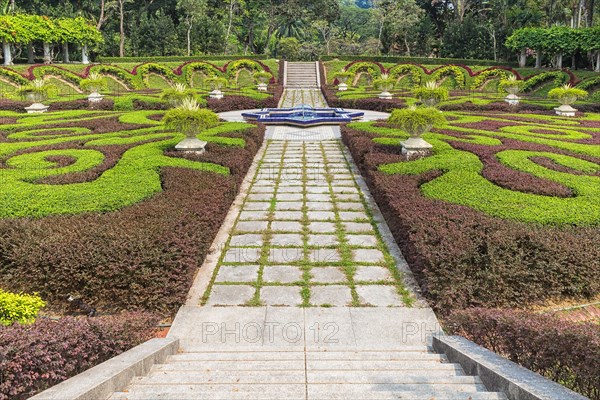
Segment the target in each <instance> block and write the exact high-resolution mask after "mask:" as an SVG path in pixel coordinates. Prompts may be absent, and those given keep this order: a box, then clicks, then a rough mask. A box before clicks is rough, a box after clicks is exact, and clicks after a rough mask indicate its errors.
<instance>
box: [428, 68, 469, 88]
mask: <svg viewBox="0 0 600 400" xmlns="http://www.w3.org/2000/svg"><path fill="white" fill-rule="evenodd" d="M429 76H430V79H432V80H434V81H441V80H443V79H445V78H448V77H452V78H454V80H455V81H456V87H457V89H462V88H464V87H465V84H466V81H467V78H466V77H465V74H464V72H463V69H461V67H459V66H456V65H445V66H443V67H439V68H436V69H434V70H433V71H431V72H430V75H429Z"/></svg>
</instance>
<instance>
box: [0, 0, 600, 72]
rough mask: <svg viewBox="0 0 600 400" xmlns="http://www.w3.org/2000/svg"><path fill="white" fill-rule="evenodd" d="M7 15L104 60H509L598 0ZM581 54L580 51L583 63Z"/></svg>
mask: <svg viewBox="0 0 600 400" xmlns="http://www.w3.org/2000/svg"><path fill="white" fill-rule="evenodd" d="M4 1H5V7H4V8H5V10H4V11H5V12H7V10H8V11H9V12H13V11H16V12H19V11H21V12H27V13H34V14H41V15H47V16H50V17H59V16H62V17H74V16H83V17H85V18H87V19H91V20H93V21H94V22H95V23H96V24H97V26H98V28H99V29H100V30H101V32H102V34H103V36H104V43H103V44H101V45H99V46H98V47H97V48H96V49H95V52H96V54H101V55H103V56H138V57H141V56H169V55H175V56H176V55H186V54H187V55H200V54H266V55H269V56H275V57H286V58H288V59H306V60H309V59H317V58H319V57H320V56H323V55H369V56H374V55H399V56H420V57H448V58H450V57H451V58H476V59H489V60H495V61H514V60H515V59H516V54H515V53H514V52H513V51H511V50H508V49H507V48H506V47H505V45H504V42H505V40H506V38H507V37H508V36H509V35H510V34H511V33H512V32H513V31H514V30H515V29H518V28H521V27H527V26H533V27H551V26H556V25H562V26H568V27H574V28H579V27H589V26H593V25H595V24H597V23H598V20H599V19H600V16H599V14H600V1H596V0H356V1H355V0H340V1H338V0H224V1H217V0H4ZM584 57H585V56H584V55H581V58H582V59H583V58H584Z"/></svg>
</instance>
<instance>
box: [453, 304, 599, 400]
mask: <svg viewBox="0 0 600 400" xmlns="http://www.w3.org/2000/svg"><path fill="white" fill-rule="evenodd" d="M446 328H447V329H448V330H449V331H450V332H451V333H453V334H458V335H461V336H464V337H466V338H467V339H469V340H472V341H474V342H475V343H477V344H479V345H481V346H483V347H486V348H488V349H490V350H492V351H493V352H495V353H498V354H500V355H502V356H504V357H506V358H508V359H510V360H512V361H514V362H516V363H518V364H520V365H522V366H523V367H525V368H528V369H530V370H532V371H535V372H538V373H540V374H541V375H544V376H546V377H547V378H549V379H552V380H554V381H556V382H558V383H560V384H563V385H565V386H567V387H569V388H571V389H573V390H575V391H577V392H579V393H581V394H583V395H585V396H588V397H590V398H591V399H593V400H599V399H600V373H599V372H600V325H598V324H594V323H592V322H589V323H581V322H577V323H574V322H570V321H565V320H563V319H560V318H557V317H555V316H552V315H539V314H535V313H532V312H527V311H516V310H499V309H485V308H473V309H468V310H459V311H455V312H454V313H452V314H451V315H450V316H449V317H448V319H447V320H446Z"/></svg>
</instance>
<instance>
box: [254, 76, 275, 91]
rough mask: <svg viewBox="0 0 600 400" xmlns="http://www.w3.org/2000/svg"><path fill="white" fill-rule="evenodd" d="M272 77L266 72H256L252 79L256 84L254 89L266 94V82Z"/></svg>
mask: <svg viewBox="0 0 600 400" xmlns="http://www.w3.org/2000/svg"><path fill="white" fill-rule="evenodd" d="M272 77H273V75H271V73H269V72H267V71H258V72H255V73H254V79H255V80H256V82H257V83H258V84H257V85H256V88H257V89H258V90H260V91H261V92H266V91H267V88H268V87H269V85H268V82H269V81H270V80H271V78H272Z"/></svg>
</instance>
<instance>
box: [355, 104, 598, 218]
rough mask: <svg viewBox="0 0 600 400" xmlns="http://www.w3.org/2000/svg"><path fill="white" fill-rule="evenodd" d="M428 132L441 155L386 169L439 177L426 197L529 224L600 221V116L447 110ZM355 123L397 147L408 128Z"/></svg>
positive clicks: (427, 186)
mask: <svg viewBox="0 0 600 400" xmlns="http://www.w3.org/2000/svg"><path fill="white" fill-rule="evenodd" d="M447 116H448V117H449V120H450V122H449V123H448V124H447V125H446V126H444V127H440V128H437V129H434V130H433V132H431V133H428V134H425V135H424V136H423V137H424V139H425V140H427V141H428V142H430V143H431V144H433V146H434V149H433V151H434V154H433V155H432V156H430V157H426V158H422V159H419V160H416V161H409V162H398V163H391V164H386V165H383V166H381V167H380V168H379V169H380V171H382V172H384V173H387V174H404V175H421V174H425V173H428V172H432V171H437V172H438V173H439V175H438V176H437V177H435V178H433V179H431V180H429V181H427V182H425V183H423V184H422V185H421V191H422V193H423V195H425V196H427V197H430V198H434V199H438V200H443V201H447V202H451V203H454V204H459V205H463V206H467V207H471V208H473V209H476V210H479V211H482V212H484V213H486V214H489V215H491V216H494V217H500V218H505V219H513V220H518V221H522V222H528V223H541V224H556V225H561V224H567V225H598V224H600V115H598V114H589V115H587V116H585V117H582V118H578V119H577V120H572V119H568V118H567V119H566V118H561V117H557V116H548V115H536V114H521V115H516V114H515V115H511V114H487V115H480V114H466V113H459V112H456V113H447ZM351 126H352V127H354V128H357V129H360V130H363V131H366V132H371V133H375V134H376V135H377V137H376V138H374V139H373V140H375V141H376V142H379V143H382V144H386V145H393V146H398V145H399V142H400V141H402V140H404V139H406V138H407V137H408V134H406V133H404V132H402V131H399V130H397V129H392V128H390V127H386V126H385V125H384V126H382V125H381V124H374V123H355V124H353V125H351Z"/></svg>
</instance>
